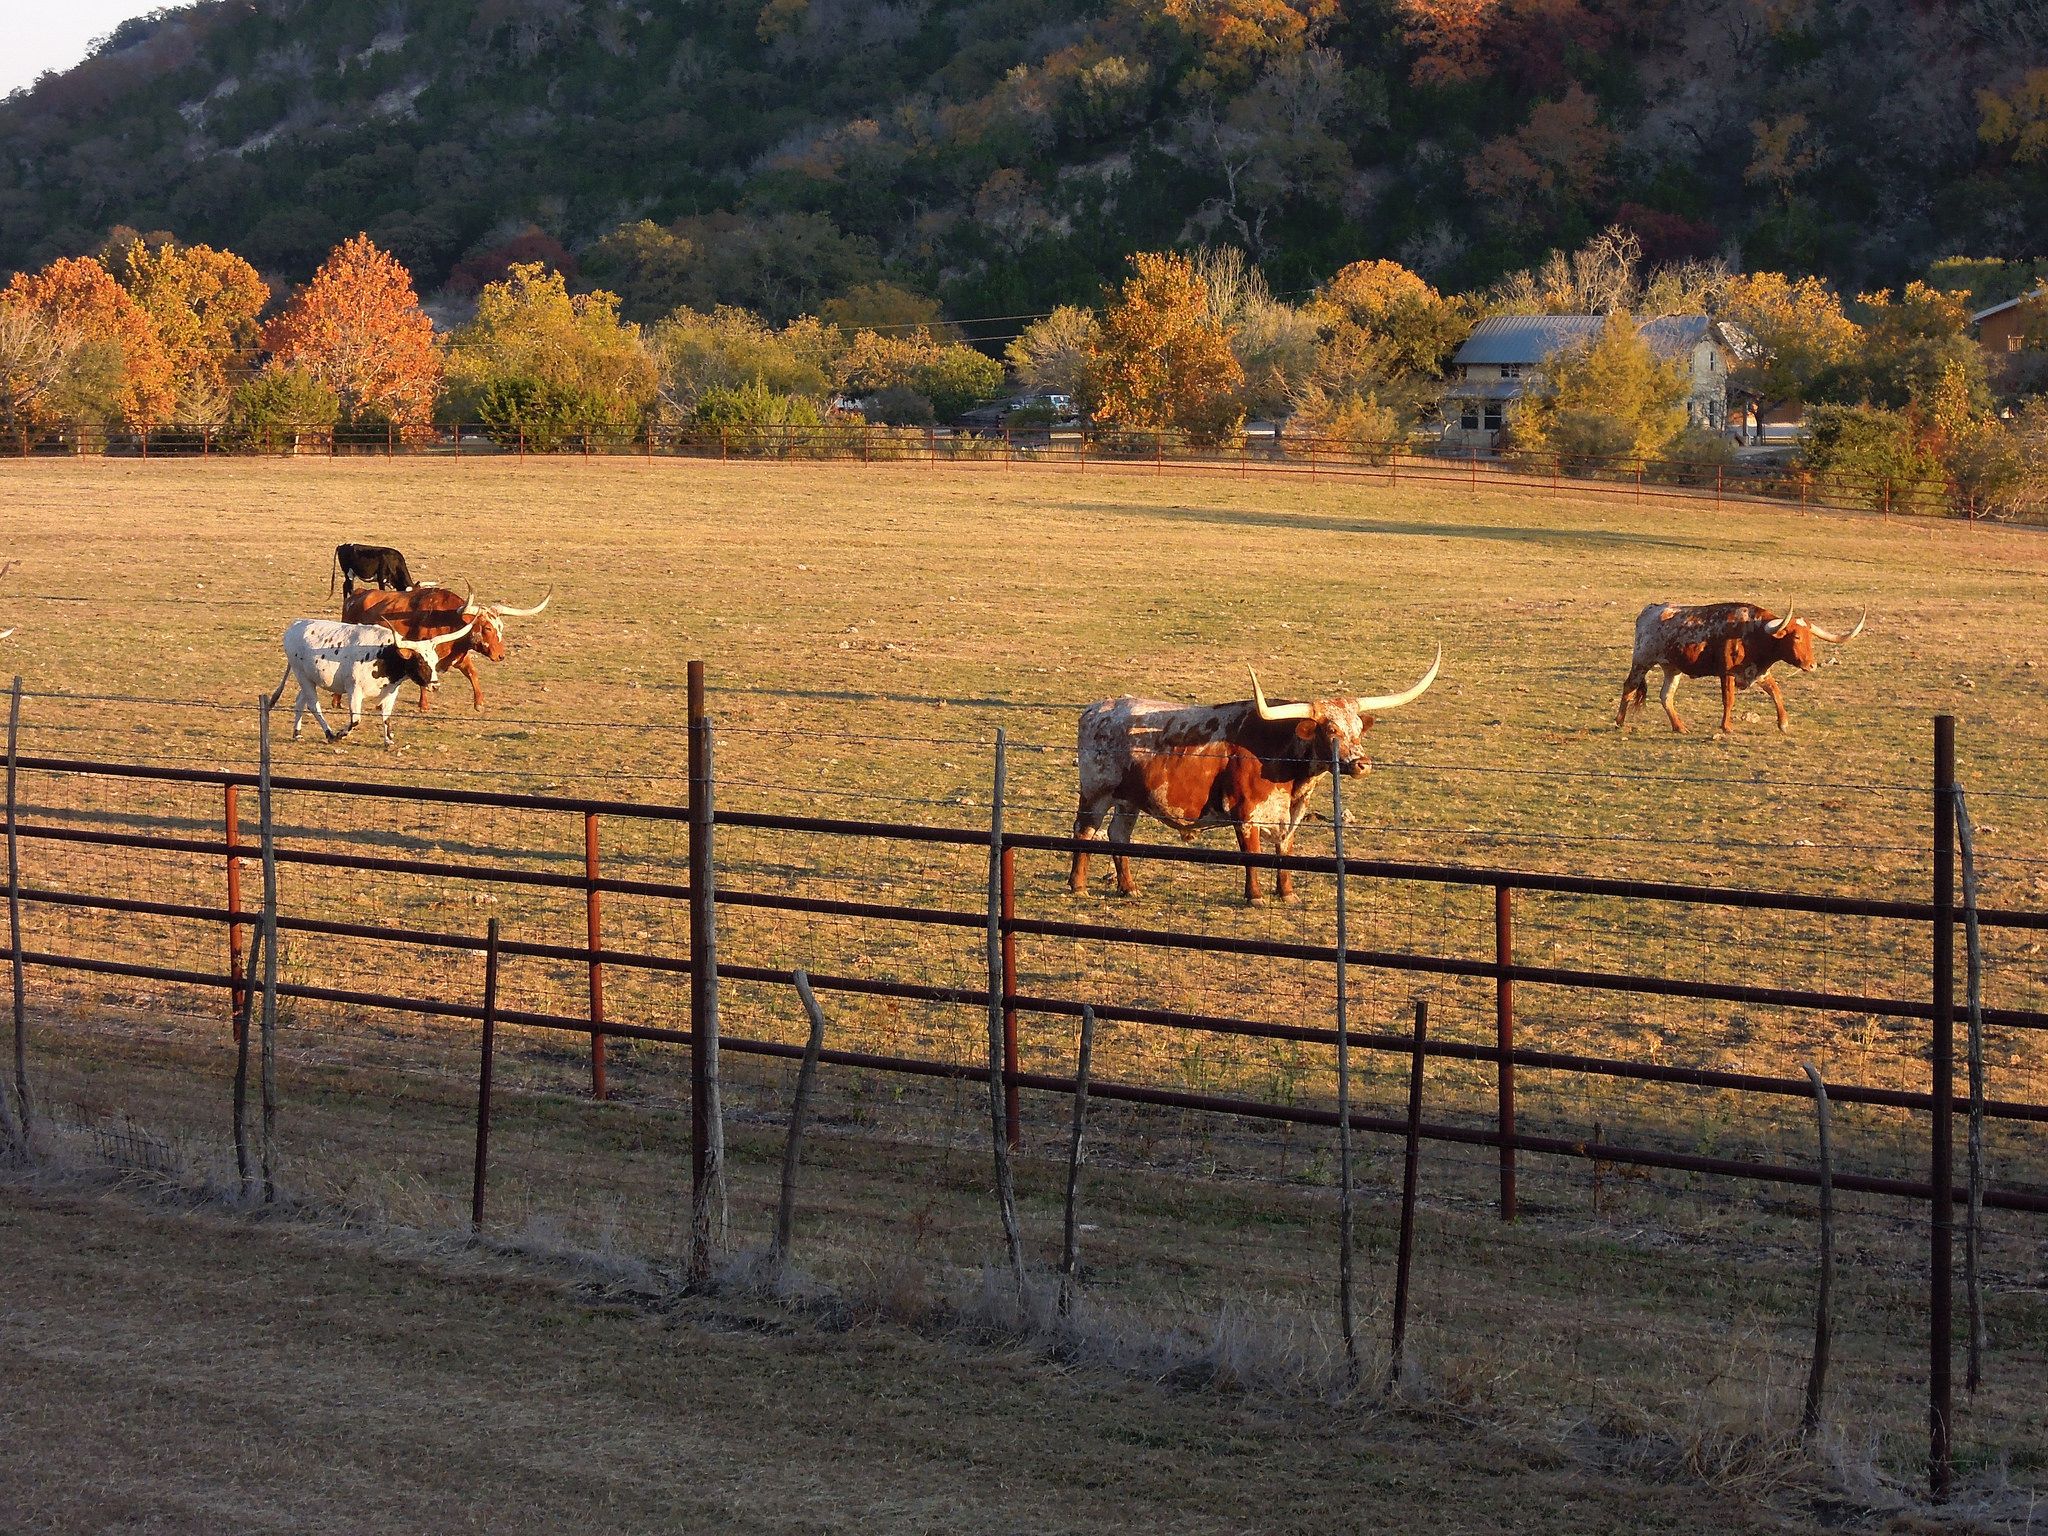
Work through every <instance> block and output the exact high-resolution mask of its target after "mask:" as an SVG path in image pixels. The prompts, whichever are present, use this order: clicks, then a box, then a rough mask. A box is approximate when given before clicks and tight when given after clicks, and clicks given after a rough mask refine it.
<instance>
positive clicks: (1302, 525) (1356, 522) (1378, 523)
mask: <svg viewBox="0 0 2048 1536" xmlns="http://www.w3.org/2000/svg"><path fill="white" fill-rule="evenodd" d="M1073 510H1074V511H1077V512H1101V513H1113V514H1115V515H1117V516H1120V517H1133V518H1166V519H1169V520H1172V521H1175V522H1183V523H1204V524H1208V525H1209V526H1212V527H1239V528H1282V529H1290V530H1303V529H1306V530H1308V531H1310V532H1314V533H1363V534H1380V535H1385V536H1387V537H1392V538H1422V539H1482V540H1489V541H1492V542H1496V543H1506V544H1558V545H1565V546H1569V547H1574V548H1585V547H1610V548H1612V547H1637V548H1660V549H1698V550H1704V549H1709V548H1712V546H1711V545H1708V544H1705V543H1702V542H1700V541H1699V540H1696V539H1675V538H1671V537H1668V536H1667V535H1665V534H1661V533H1629V532H1623V531H1616V530H1611V529H1604V528H1528V527H1503V526H1500V525H1498V524H1491V523H1418V522H1396V521H1390V520H1388V519H1384V518H1371V517H1341V516H1337V515H1335V514H1333V513H1328V512H1261V511H1256V510H1253V509H1251V508H1246V507H1185V506H1172V507H1161V506H1131V505H1128V504H1125V503H1122V502H1111V501H1098V502H1084V503H1076V504H1075V505H1074V507H1073Z"/></svg>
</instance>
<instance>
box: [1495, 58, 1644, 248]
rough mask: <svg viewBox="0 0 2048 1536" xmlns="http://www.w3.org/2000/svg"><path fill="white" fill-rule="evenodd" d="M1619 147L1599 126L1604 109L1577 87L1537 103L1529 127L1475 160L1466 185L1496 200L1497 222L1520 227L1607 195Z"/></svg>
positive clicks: (1608, 131) (1616, 137)
mask: <svg viewBox="0 0 2048 1536" xmlns="http://www.w3.org/2000/svg"><path fill="white" fill-rule="evenodd" d="M1620 142H1621V140H1620V136H1619V135H1618V134H1616V133H1615V132H1614V130H1613V129H1611V128H1609V127H1607V126H1606V125H1605V124H1604V123H1602V122H1601V121H1600V103H1599V102H1598V101H1597V100H1595V99H1594V97H1593V95H1592V94H1591V93H1590V92H1588V91H1587V90H1586V89H1585V88H1584V87H1583V86H1581V85H1578V84H1576V83H1574V84H1573V85H1571V86H1570V87H1569V88H1567V89H1566V91H1565V93H1564V94H1563V95H1562V96H1560V97H1559V98H1558V99H1557V100H1555V101H1542V102H1538V103H1537V104H1536V105H1535V106H1534V107H1532V108H1531V109H1530V111H1529V120H1528V121H1527V122H1526V123H1524V124H1523V125H1522V126H1521V127H1520V128H1517V129H1516V130H1515V131H1514V132H1513V133H1510V134H1507V135H1505V136H1504V137H1502V138H1498V139H1495V140H1494V141H1493V142H1492V143H1490V144H1488V145H1487V146H1486V147H1485V149H1484V150H1483V151H1482V152H1481V153H1480V154H1479V155H1477V156H1475V157H1474V158H1473V160H1472V161H1471V163H1470V164H1469V165H1468V166H1467V167H1466V170H1465V184H1466V185H1467V186H1468V187H1470V188H1471V189H1472V191H1473V192H1475V193H1477V194H1478V195H1479V196H1480V197H1483V198H1487V199H1490V200H1491V202H1492V204H1493V207H1492V213H1493V216H1494V217H1495V219H1496V220H1497V221H1499V222H1503V223H1510V224H1512V223H1517V222H1520V221H1522V220H1525V219H1527V218H1529V217H1530V216H1531V215H1533V214H1535V213H1537V212H1540V211H1558V210H1561V209H1564V208H1568V207H1571V206H1574V205H1577V204H1581V203H1585V202H1587V201H1589V200H1590V199H1592V198H1593V197H1595V196H1596V195H1597V194H1599V193H1600V192H1601V191H1603V190H1604V189H1605V187H1606V185H1607V175H1608V173H1607V167H1608V163H1609V161H1611V160H1612V159H1613V157H1614V152H1615V149H1616V148H1617V146H1618V145H1619V144H1620Z"/></svg>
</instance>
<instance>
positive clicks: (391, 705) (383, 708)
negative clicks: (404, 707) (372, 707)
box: [377, 688, 398, 747]
mask: <svg viewBox="0 0 2048 1536" xmlns="http://www.w3.org/2000/svg"><path fill="white" fill-rule="evenodd" d="M397 707H398V690H397V689H396V688H394V689H392V690H391V691H390V692H389V693H387V694H385V695H384V702H383V703H382V704H381V705H379V706H378V711H377V712H378V714H379V716H380V717H381V718H382V719H383V722H384V745H385V746H387V747H395V746H397V745H398V739H397V738H396V737H395V736H393V735H392V734H391V711H392V710H394V709H396V708H397Z"/></svg>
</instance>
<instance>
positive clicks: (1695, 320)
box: [1443, 315, 1737, 451]
mask: <svg viewBox="0 0 2048 1536" xmlns="http://www.w3.org/2000/svg"><path fill="white" fill-rule="evenodd" d="M1606 323H1607V320H1606V317H1605V316H1604V315H1495V316H1493V317H1492V318H1490V319H1486V320H1482V321H1480V322H1479V324H1478V325H1476V326H1475V327H1473V330H1472V334H1471V336H1470V337H1468V338H1467V339H1466V342H1465V344H1464V345H1463V346H1462V347H1460V348H1458V352H1457V356H1455V357H1454V358H1452V359H1451V371H1450V377H1449V379H1448V380H1447V381H1446V383H1445V387H1444V407H1443V409H1444V423H1445V426H1444V441H1445V443H1447V444H1450V445H1452V446H1454V447H1458V448H1465V449H1472V450H1481V451H1490V450H1491V449H1493V448H1494V447H1495V446H1497V445H1498V443H1499V442H1500V434H1501V432H1502V431H1503V430H1504V429H1505V428H1506V426H1507V424H1508V422H1509V421H1510V420H1511V419H1512V418H1513V415H1514V408H1515V403H1516V402H1517V401H1519V400H1521V399H1522V398H1523V397H1524V396H1525V395H1527V394H1529V393H1531V392H1532V391H1534V390H1538V389H1541V388H1542V387H1543V364H1544V362H1545V361H1546V360H1547V359H1549V358H1552V357H1555V356H1557V355H1558V354H1559V353H1562V352H1573V351H1578V350H1580V349H1581V348H1584V347H1589V346H1591V345H1592V344H1593V342H1594V340H1595V339H1596V338H1597V337H1598V336H1599V334H1600V330H1601V327H1603V326H1604V325H1605V324H1606ZM1637 329H1638V332H1639V334H1640V335H1641V336H1642V338H1643V340H1644V341H1646V342H1648V343H1649V344H1650V348H1651V350H1652V351H1654V352H1655V353H1656V354H1657V355H1658V356H1659V357H1662V358H1667V359H1677V360H1680V361H1683V362H1684V363H1685V365H1686V370H1687V372H1686V383H1687V392H1686V419H1687V422H1688V424H1689V425H1691V426H1695V427H1704V428H1707V429H1709V430H1711V431H1716V432H1718V431H1722V430H1724V429H1726V427H1727V425H1728V370H1729V368H1730V366H1731V365H1732V364H1733V363H1734V362H1735V360H1736V356H1737V351H1736V347H1735V345H1734V338H1733V337H1732V336H1731V335H1730V333H1729V332H1728V330H1727V328H1726V327H1725V326H1723V325H1721V324H1720V323H1719V322H1717V321H1714V320H1710V319H1708V318H1707V317H1706V316H1705V315H1660V316H1658V317H1657V318H1656V319H1654V320H1646V321H1644V322H1643V323H1642V324H1641V325H1640V326H1639V327H1638V328H1637Z"/></svg>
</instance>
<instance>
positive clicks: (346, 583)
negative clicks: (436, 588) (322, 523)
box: [327, 544, 419, 598]
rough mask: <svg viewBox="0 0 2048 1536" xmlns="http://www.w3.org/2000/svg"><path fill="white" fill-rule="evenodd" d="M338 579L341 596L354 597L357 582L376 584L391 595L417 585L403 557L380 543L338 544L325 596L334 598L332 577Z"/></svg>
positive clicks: (407, 590)
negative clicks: (339, 578) (336, 576)
mask: <svg viewBox="0 0 2048 1536" xmlns="http://www.w3.org/2000/svg"><path fill="white" fill-rule="evenodd" d="M337 572H339V573H340V576H341V595H342V596H343V597H344V598H348V597H353V596H354V595H355V590H356V583H357V582H358V581H361V582H365V583H368V582H373V581H374V582H375V583H376V584H377V585H378V586H379V587H380V588H383V589H384V590H385V591H391V592H410V591H411V590H412V589H413V588H414V587H416V586H418V585H419V583H418V582H416V581H414V580H413V579H412V572H411V571H409V570H407V569H406V568H405V556H404V555H402V554H400V553H399V552H398V551H397V550H395V549H391V548H388V547H387V546H385V545H382V544H337V545H335V546H334V565H333V566H332V567H331V568H330V569H329V571H328V573H327V595H328V596H329V597H332V596H333V595H334V577H335V574H336V573H337Z"/></svg>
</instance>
